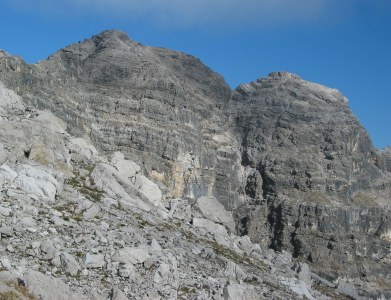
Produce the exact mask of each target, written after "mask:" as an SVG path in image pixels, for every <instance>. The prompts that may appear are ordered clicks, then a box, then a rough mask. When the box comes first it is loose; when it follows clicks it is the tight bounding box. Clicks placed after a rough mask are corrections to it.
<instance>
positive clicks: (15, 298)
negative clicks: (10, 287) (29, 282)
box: [0, 291, 20, 300]
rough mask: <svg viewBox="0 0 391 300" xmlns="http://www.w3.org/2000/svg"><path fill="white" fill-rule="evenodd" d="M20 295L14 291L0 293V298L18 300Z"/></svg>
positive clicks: (0, 299)
mask: <svg viewBox="0 0 391 300" xmlns="http://www.w3.org/2000/svg"><path fill="white" fill-rule="evenodd" d="M19 299H20V297H19V295H18V294H17V293H15V292H14V291H7V292H3V293H0V300H19Z"/></svg>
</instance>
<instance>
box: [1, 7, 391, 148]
mask: <svg viewBox="0 0 391 300" xmlns="http://www.w3.org/2000/svg"><path fill="white" fill-rule="evenodd" d="M106 29H119V30H122V31H125V32H127V33H128V34H129V37H130V38H132V39H133V40H136V41H138V42H141V43H142V44H144V45H150V46H161V47H166V48H171V49H174V50H180V51H184V52H187V53H189V54H192V55H194V56H197V57H199V58H200V59H201V60H202V61H203V62H204V63H206V64H207V65H208V66H209V67H211V68H212V69H214V70H215V71H217V72H218V73H220V74H221V75H223V77H224V78H225V79H226V81H227V82H228V84H229V85H230V86H231V87H232V88H235V87H236V86H237V85H238V84H240V83H245V82H249V81H253V80H256V79H257V78H259V77H263V76H266V75H267V74H268V73H270V72H272V71H289V72H292V73H296V74H298V75H300V76H301V77H302V78H304V79H306V80H310V81H314V82H318V83H321V84H324V85H327V86H330V87H333V88H337V89H339V90H340V91H341V92H342V93H343V94H344V95H345V96H347V97H348V98H349V101H350V107H351V108H352V110H353V112H354V113H355V114H356V115H357V117H358V118H359V119H360V121H361V123H362V124H363V125H364V127H366V129H367V130H368V131H369V133H370V135H371V137H372V140H373V142H374V144H375V145H376V146H377V147H379V148H383V147H385V146H388V145H391V95H390V90H389V88H390V87H391V57H390V55H391V0H294V1H293V0H0V37H1V38H0V49H4V50H6V51H7V52H9V53H11V54H14V55H19V56H21V57H22V58H23V59H24V60H25V61H27V62H29V63H34V62H36V61H38V60H42V59H45V58H46V57H47V56H49V55H50V54H51V53H53V52H54V51H56V50H58V49H60V48H62V47H64V46H66V45H68V44H71V43H74V42H77V41H80V40H84V39H85V38H90V37H91V36H92V35H94V34H97V33H99V32H101V31H103V30H106Z"/></svg>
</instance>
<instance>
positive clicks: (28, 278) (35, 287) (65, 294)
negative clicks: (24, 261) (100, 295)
mask: <svg viewBox="0 0 391 300" xmlns="http://www.w3.org/2000/svg"><path fill="white" fill-rule="evenodd" d="M23 280H24V282H25V285H26V287H27V288H28V290H29V292H30V293H31V294H33V295H34V296H35V297H37V298H38V299H41V300H53V299H57V300H86V299H87V298H86V297H84V296H82V295H79V294H77V293H75V292H72V291H71V289H70V288H69V286H68V285H67V284H65V283H64V282H63V281H62V280H61V279H58V278H51V277H49V276H47V275H44V274H42V273H40V272H36V271H28V272H27V273H26V274H25V275H24V277H23Z"/></svg>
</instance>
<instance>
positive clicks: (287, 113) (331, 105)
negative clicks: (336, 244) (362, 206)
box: [234, 73, 384, 203]
mask: <svg viewBox="0 0 391 300" xmlns="http://www.w3.org/2000/svg"><path fill="white" fill-rule="evenodd" d="M237 93H238V95H236V96H235V97H234V99H235V101H234V105H235V108H234V110H235V111H236V112H237V113H236V116H235V118H236V122H237V130H238V137H239V138H240V139H242V146H243V152H242V163H243V165H246V166H249V167H251V168H253V169H255V170H256V174H259V175H260V176H261V178H262V180H263V189H262V195H263V197H264V198H266V197H268V196H287V197H289V198H291V199H298V200H300V201H302V200H303V199H302V197H303V195H305V198H306V199H309V200H311V201H317V199H318V200H319V201H320V202H321V203H325V201H327V202H328V203H333V202H338V203H349V202H353V203H354V202H355V201H354V197H355V195H357V193H358V191H361V192H364V193H366V192H367V191H368V190H370V189H372V187H373V186H374V182H375V181H376V180H377V179H379V178H381V177H382V176H383V171H384V164H383V163H382V162H380V160H381V158H380V157H379V156H378V155H377V152H376V150H375V149H374V147H373V146H372V143H371V141H370V139H369V137H368V134H367V133H366V131H365V129H364V128H363V127H362V126H361V125H360V124H359V122H358V120H357V119H356V118H355V117H354V116H353V114H352V112H351V110H350V109H349V107H348V100H347V99H346V98H345V97H343V95H342V94H341V93H339V92H338V91H337V90H333V89H330V88H326V87H324V86H321V85H318V84H314V83H310V82H307V81H304V80H302V79H300V78H299V77H298V76H296V75H293V74H289V73H272V74H270V75H269V76H268V77H267V78H262V79H259V80H258V81H256V82H252V83H250V84H244V85H241V86H239V87H238V89H237ZM249 184H251V183H250V182H249ZM257 186H258V187H259V188H261V187H262V185H261V184H258V185H257ZM255 194H256V195H258V194H261V191H260V190H259V191H258V192H256V193H255ZM249 195H250V196H254V193H250V194H249Z"/></svg>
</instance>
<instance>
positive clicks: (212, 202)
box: [197, 197, 235, 232]
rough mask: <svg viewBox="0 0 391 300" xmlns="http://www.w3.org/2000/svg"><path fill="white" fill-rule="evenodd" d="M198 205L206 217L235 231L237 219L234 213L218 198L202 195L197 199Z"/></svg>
mask: <svg viewBox="0 0 391 300" xmlns="http://www.w3.org/2000/svg"><path fill="white" fill-rule="evenodd" d="M197 206H198V208H199V209H200V210H201V212H202V214H203V215H204V216H205V218H207V219H209V220H211V221H213V222H215V223H218V224H222V225H224V226H226V227H227V228H228V229H229V231H230V232H234V231H235V221H234V219H233V217H232V215H231V214H230V213H229V212H228V211H226V210H225V208H224V206H223V205H222V204H221V203H220V202H219V201H218V200H217V199H216V198H214V197H200V198H198V199H197Z"/></svg>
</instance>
